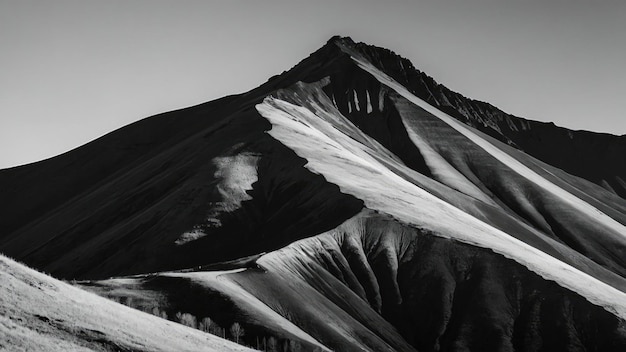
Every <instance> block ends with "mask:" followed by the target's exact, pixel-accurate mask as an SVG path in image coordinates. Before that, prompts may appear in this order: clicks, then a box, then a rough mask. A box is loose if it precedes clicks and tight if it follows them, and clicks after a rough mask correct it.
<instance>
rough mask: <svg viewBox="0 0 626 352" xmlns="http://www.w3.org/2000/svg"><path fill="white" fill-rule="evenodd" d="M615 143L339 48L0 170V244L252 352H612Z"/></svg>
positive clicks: (619, 194)
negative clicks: (273, 347)
mask: <svg viewBox="0 0 626 352" xmlns="http://www.w3.org/2000/svg"><path fill="white" fill-rule="evenodd" d="M625 143H626V140H625V139H624V137H623V136H622V137H617V136H612V135H607V134H596V133H591V132H584V131H569V130H566V129H563V128H560V127H556V126H554V125H551V124H543V123H539V122H534V121H530V120H525V119H522V118H517V117H515V116H512V115H509V114H506V113H504V112H502V111H500V110H498V109H497V108H495V107H493V106H491V105H489V104H487V103H482V102H478V101H474V100H470V99H467V98H465V97H463V96H462V95H460V94H458V93H455V92H452V91H451V90H449V89H447V88H445V87H443V86H442V85H439V84H437V83H436V82H435V81H434V80H433V79H432V78H430V77H428V76H427V75H426V74H424V73H422V72H420V71H418V70H416V69H415V68H414V67H413V65H412V64H411V63H410V62H409V61H408V60H406V59H403V58H401V57H400V56H398V55H396V54H394V53H393V52H391V51H389V50H386V49H382V48H377V47H373V46H369V45H366V44H362V43H354V42H353V41H352V40H351V39H350V38H341V37H333V38H331V40H329V42H328V43H327V44H326V45H325V46H323V47H322V48H321V49H319V50H318V51H316V52H314V53H313V54H311V55H310V56H309V57H308V58H306V59H304V60H303V61H302V62H300V63H299V64H298V65H296V66H294V67H293V68H292V69H291V70H289V71H286V72H284V73H282V74H281V75H278V76H274V77H272V78H270V79H269V80H268V81H267V82H266V83H265V84H263V85H261V86H260V87H258V88H256V89H253V90H251V91H249V92H247V93H244V94H240V95H235V96H229V97H225V98H222V99H218V100H216V101H212V102H209V103H205V104H201V105H198V106H194V107H190V108H187V109H182V110H178V111H173V112H169V113H165V114H161V115H157V116H153V117H150V118H147V119H144V120H141V121H139V122H136V123H134V124H131V125H129V126H126V127H123V128H121V129H119V130H117V131H114V132H112V133H110V134H108V135H106V136H104V137H102V138H99V139H97V140H95V141H93V142H91V143H88V144H86V145H84V146H82V147H79V148H77V149H75V150H73V151H70V152H68V153H66V154H63V155H59V156H57V157H55V158H51V159H48V160H44V161H41V162H38V163H34V164H30V165H25V166H21V167H16V168H11V169H6V170H1V171H0V198H1V199H3V200H4V201H3V203H2V209H1V210H2V213H3V214H4V215H3V217H2V218H1V219H0V228H2V229H4V231H3V232H2V233H1V234H0V251H1V252H2V253H5V254H7V255H9V256H11V257H14V258H16V259H19V260H21V261H23V262H25V263H27V264H29V265H31V266H33V267H35V268H37V269H40V270H44V271H47V272H50V273H52V274H53V275H55V276H59V277H62V278H66V279H81V280H84V281H81V282H80V283H79V284H78V285H77V286H79V287H81V288H84V289H86V290H90V291H93V292H96V293H98V294H99V295H102V296H105V297H109V298H114V299H117V300H120V299H127V298H128V297H133V302H135V303H134V304H135V305H137V306H138V307H141V308H150V307H155V308H158V309H159V310H163V311H166V312H167V313H168V314H169V315H170V316H171V315H172V314H175V313H176V312H188V313H190V314H193V315H195V316H197V317H205V316H208V317H211V319H213V320H215V321H216V322H217V323H218V324H219V325H220V326H229V325H230V324H232V323H233V322H241V323H242V324H243V325H244V326H245V328H246V331H247V332H248V333H247V335H246V336H245V337H244V341H245V342H246V343H247V344H250V345H254V342H256V346H259V343H258V341H259V339H263V338H265V337H267V336H272V337H275V338H276V339H278V341H282V342H283V343H285V344H287V343H293V344H294V345H293V346H292V345H289V346H292V347H291V349H292V350H296V349H303V350H341V351H350V350H355V351H356V350H375V351H379V350H398V351H413V350H418V351H456V350H476V351H513V350H515V351H560V350H563V351H622V350H624V349H625V348H626V322H625V319H626V226H625V225H626V199H624V198H623V197H624V195H625V194H624V190H625V189H626V188H625V187H624V185H625V184H624V179H626V159H625V156H624V155H626V153H624V151H626V145H625ZM111 277H116V278H111ZM294 346H297V348H296V347H294Z"/></svg>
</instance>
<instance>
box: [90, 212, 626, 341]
mask: <svg viewBox="0 0 626 352" xmlns="http://www.w3.org/2000/svg"><path fill="white" fill-rule="evenodd" d="M257 263H258V268H250V269H245V270H239V271H232V272H203V271H199V272H193V273H161V274H156V275H150V276H142V277H136V278H127V279H124V280H118V279H114V280H108V281H104V282H94V283H90V284H88V286H87V287H89V288H90V289H92V290H94V291H96V292H99V293H100V294H104V295H109V296H114V297H118V298H121V297H123V296H124V295H128V296H133V297H136V299H137V297H141V296H143V295H145V296H149V295H150V294H151V292H159V293H160V294H161V295H162V296H163V297H166V298H165V299H163V300H162V301H161V302H160V307H161V308H162V309H166V310H169V311H170V312H173V311H185V312H190V313H192V314H194V315H196V316H199V317H200V316H209V317H212V319H216V320H217V321H218V322H220V323H221V322H222V321H230V320H229V319H233V318H232V317H229V316H225V313H224V312H225V311H229V312H234V313H229V314H232V316H234V317H236V319H237V320H238V321H240V322H242V323H243V324H244V325H245V326H246V327H247V328H248V329H249V330H250V331H256V332H257V333H258V334H260V335H261V336H264V335H265V336H267V335H271V336H278V337H281V338H290V339H297V340H298V341H300V343H301V346H303V347H306V348H305V349H306V350H308V349H311V350H312V349H313V348H316V347H315V346H316V344H319V345H322V346H325V347H328V348H330V349H332V350H341V351H360V350H370V351H380V350H389V349H391V350H397V351H413V350H418V351H433V350H455V349H459V348H461V349H463V348H467V349H472V350H480V351H491V350H497V351H513V350H516V351H517V350H521V351H531V350H550V351H557V350H568V351H579V350H580V351H582V350H594V349H595V350H598V351H621V350H622V349H623V348H625V347H626V330H625V329H624V325H623V320H621V319H619V318H617V317H615V316H614V315H613V314H611V313H609V312H608V311H606V310H605V309H603V308H601V307H599V306H596V305H593V304H591V303H590V302H589V301H587V300H586V299H585V298H584V297H582V296H580V295H579V294H576V293H575V292H572V291H571V290H568V289H564V288H563V287H561V286H559V285H558V284H557V283H555V282H553V281H549V280H545V279H544V278H542V277H541V276H539V275H537V274H535V273H533V272H531V271H530V270H528V269H527V268H525V267H524V266H523V265H520V264H518V263H516V262H515V261H513V260H510V259H506V258H505V257H504V256H502V255H500V254H497V253H494V252H493V251H491V250H489V249H485V248H480V247H476V246H472V245H467V244H463V243H460V242H459V241H456V240H454V239H451V238H442V237H439V236H435V235H433V234H432V233H431V232H429V231H427V230H425V229H419V228H416V227H414V226H411V225H408V224H403V223H401V222H399V221H398V220H395V219H393V218H392V217H390V216H387V215H381V214H377V213H375V212H372V211H364V212H362V213H361V214H359V215H357V216H355V217H354V218H352V219H350V220H348V221H346V222H345V223H343V224H342V225H340V226H339V227H337V228H336V229H333V230H331V231H328V232H326V233H324V234H321V235H318V236H315V237H311V238H308V239H304V240H301V241H298V242H295V243H293V244H291V245H289V246H287V247H285V248H283V249H281V250H278V251H275V252H271V253H268V254H266V255H264V256H262V257H261V258H260V259H259V260H258V261H257ZM128 281H132V282H133V284H128ZM123 282H126V284H122V283H123ZM86 285H87V284H86ZM122 286H125V287H126V288H123V289H122ZM116 287H117V288H119V289H115V288H116ZM181 287H186V288H187V289H186V292H187V293H186V294H185V295H180V294H177V293H176V288H178V289H180V288H181ZM217 302H219V303H217ZM139 304H141V303H139ZM225 307H229V308H228V309H225ZM251 333H252V332H251ZM319 345H318V347H319Z"/></svg>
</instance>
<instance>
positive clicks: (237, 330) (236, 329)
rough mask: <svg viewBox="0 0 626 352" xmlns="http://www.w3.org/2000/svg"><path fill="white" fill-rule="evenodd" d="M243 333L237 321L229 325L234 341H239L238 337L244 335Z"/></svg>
mask: <svg viewBox="0 0 626 352" xmlns="http://www.w3.org/2000/svg"><path fill="white" fill-rule="evenodd" d="M244 333H245V331H244V329H243V327H241V325H239V323H237V322H235V323H233V325H231V327H230V334H231V335H232V337H233V338H234V339H235V342H236V343H239V338H240V337H242V336H243V335H244Z"/></svg>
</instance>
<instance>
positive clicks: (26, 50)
mask: <svg viewBox="0 0 626 352" xmlns="http://www.w3.org/2000/svg"><path fill="white" fill-rule="evenodd" d="M336 34H338V35H342V36H351V37H352V38H353V39H354V40H355V41H361V42H366V43H368V44H373V45H377V46H382V47H386V48H388V49H391V50H393V51H395V52H396V53H398V54H400V55H402V56H404V57H406V58H408V59H410V60H411V61H412V62H413V64H414V65H415V67H417V68H418V69H420V70H422V71H425V72H426V73H428V74H429V75H430V76H432V77H433V78H435V79H436V80H437V81H439V82H440V83H443V84H444V85H446V86H447V87H448V88H450V89H452V90H454V91H457V92H460V93H461V94H463V95H465V96H468V97H471V98H474V99H479V100H483V101H487V102H490V103H492V104H493V105H495V106H497V107H499V108H501V109H502V110H504V111H506V112H508V113H512V114H514V115H517V116H522V117H526V118H529V119H533V120H540V121H552V122H555V123H556V124H557V125H560V126H564V127H568V128H572V129H586V130H592V131H598V132H607V133H613V134H620V135H621V134H626V114H625V113H624V110H623V109H622V106H623V105H624V102H625V101H626V98H625V97H626V67H625V63H626V1H622V0H616V1H613V0H600V1H590V0H589V1H582V0H525V1H521V0H517V1H516V0H433V1H420V0H417V1H416V0H413V1H409V0H407V1H400V0H397V1H373V0H343V1H337V0H335V1H323V0H320V1H301V0H281V1H272V0H266V1H253V0H250V1H238V0H229V1H206V0H205V1H193V0H184V1H174V0H171V1H162V0H130V1H128V0H124V1H121V0H107V1H95V0H55V1H48V0H40V1H32V0H0V48H1V51H0V168H7V167H12V166H16V165H21V164H26V163H30V162H35V161H38V160H42V159H45V158H49V157H52V156H55V155H58V154H60V153H64V152H66V151H69V150H71V149H73V148H75V147H77V146H80V145H82V144H84V143H87V142H89V141H91V140H93V139H95V138H98V137H100V136H102V135H104V134H106V133H108V132H111V131H113V130H115V129H117V128H120V127H122V126H124V125H127V124H129V123H131V122H134V121H136V120H139V119H142V118H145V117H148V116H150V115H154V114H157V113H161V112H165V111H170V110H174V109H178V108H182V107H187V106H191V105H196V104H199V103H202V102H206V101H210V100H213V99H216V98H219V97H222V96H224V95H229V94H236V93H241V92H245V91H247V90H250V89H252V88H255V87H257V86H258V85H260V84H261V83H263V82H265V81H266V80H267V79H268V78H269V77H271V76H273V75H275V74H279V73H281V72H283V71H285V70H288V69H289V68H291V67H292V66H294V65H295V64H296V63H298V62H299V61H300V60H302V59H304V58H305V57H307V56H308V55H309V54H310V53H312V52H313V51H315V50H317V49H318V48H319V47H321V46H322V45H324V44H325V43H326V41H327V40H328V39H329V38H330V37H331V36H333V35H336Z"/></svg>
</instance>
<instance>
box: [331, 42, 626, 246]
mask: <svg viewBox="0 0 626 352" xmlns="http://www.w3.org/2000/svg"><path fill="white" fill-rule="evenodd" d="M340 47H341V48H342V49H343V50H345V51H346V52H347V53H348V54H350V55H351V58H352V59H353V60H354V62H355V63H356V64H357V65H358V66H359V67H361V68H362V69H363V70H365V71H366V72H368V73H370V74H371V75H372V76H373V77H375V78H376V79H377V80H378V81H379V82H380V83H382V84H383V85H385V86H387V87H389V88H390V89H392V90H394V91H395V92H396V93H398V94H400V95H401V96H402V97H404V98H406V99H407V100H409V101H410V102H411V103H413V104H415V105H417V106H419V107H420V108H422V109H424V110H425V111H427V112H429V113H430V114H432V115H433V116H436V117H437V118H439V119H440V120H442V121H444V122H445V123H447V124H448V125H449V126H450V127H452V128H454V129H455V130H456V131H458V132H459V133H461V134H462V135H464V136H465V137H467V138H468V139H470V140H471V141H472V142H473V143H475V144H476V145H477V146H479V147H481V148H482V149H483V150H485V151H486V152H487V153H489V154H490V155H491V156H493V157H494V158H496V159H497V160H499V161H500V162H502V163H503V164H505V165H507V166H508V167H510V168H511V169H513V170H514V171H515V172H517V173H518V174H519V175H521V176H523V177H525V178H526V179H528V180H529V181H531V182H533V183H535V184H536V185H537V186H539V187H541V188H542V189H544V190H545V191H547V192H550V193H552V194H554V195H555V196H557V197H559V198H561V199H562V200H563V201H565V202H567V203H569V204H570V205H572V206H573V207H575V208H576V209H578V210H579V211H581V212H582V213H583V214H587V215H589V216H590V217H593V218H594V219H595V220H596V221H598V223H601V224H602V225H604V226H605V227H606V228H607V230H609V231H611V232H613V233H614V234H616V235H617V236H621V237H624V238H626V226H624V225H622V224H621V223H619V222H618V221H616V220H615V219H613V218H611V217H610V216H608V215H606V214H605V213H603V212H602V211H601V210H599V209H598V208H596V207H594V206H593V205H591V204H589V203H587V202H585V201H584V200H582V199H580V198H578V197H576V196H575V195H573V194H571V193H570V192H568V191H566V190H564V189H563V188H561V187H559V186H557V185H555V184H554V183H552V182H550V181H549V180H547V179H545V178H544V177H542V176H541V175H539V174H538V173H537V172H535V171H533V170H532V169H530V168H529V167H527V166H526V165H524V164H522V163H521V162H519V161H518V160H516V159H515V158H513V157H512V156H510V155H509V154H507V153H505V152H504V151H502V150H500V149H498V148H497V147H495V146H494V145H493V144H491V143H490V142H489V141H487V140H485V139H484V138H482V137H480V136H479V135H478V134H476V133H475V132H474V131H472V130H471V129H470V128H469V127H467V126H466V125H464V124H462V123H461V122H459V121H457V120H456V119H454V118H453V117H451V116H450V115H448V114H446V113H444V112H442V111H441V110H439V109H437V108H435V107H433V106H432V105H430V104H428V103H427V102H425V101H424V100H422V99H420V98H418V97H417V96H415V95H413V94H412V93H411V92H409V91H408V90H407V89H406V87H404V86H402V85H401V84H400V83H398V82H396V81H395V80H394V79H393V78H391V77H389V76H388V75H386V74H385V73H384V72H381V71H380V70H379V69H377V68H376V67H374V66H373V65H372V64H371V63H369V62H368V61H367V60H365V59H364V58H362V57H361V56H360V55H359V54H358V53H356V52H355V51H353V50H351V49H349V48H347V47H345V46H341V45H340ZM409 133H410V131H409ZM409 135H411V134H409Z"/></svg>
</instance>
